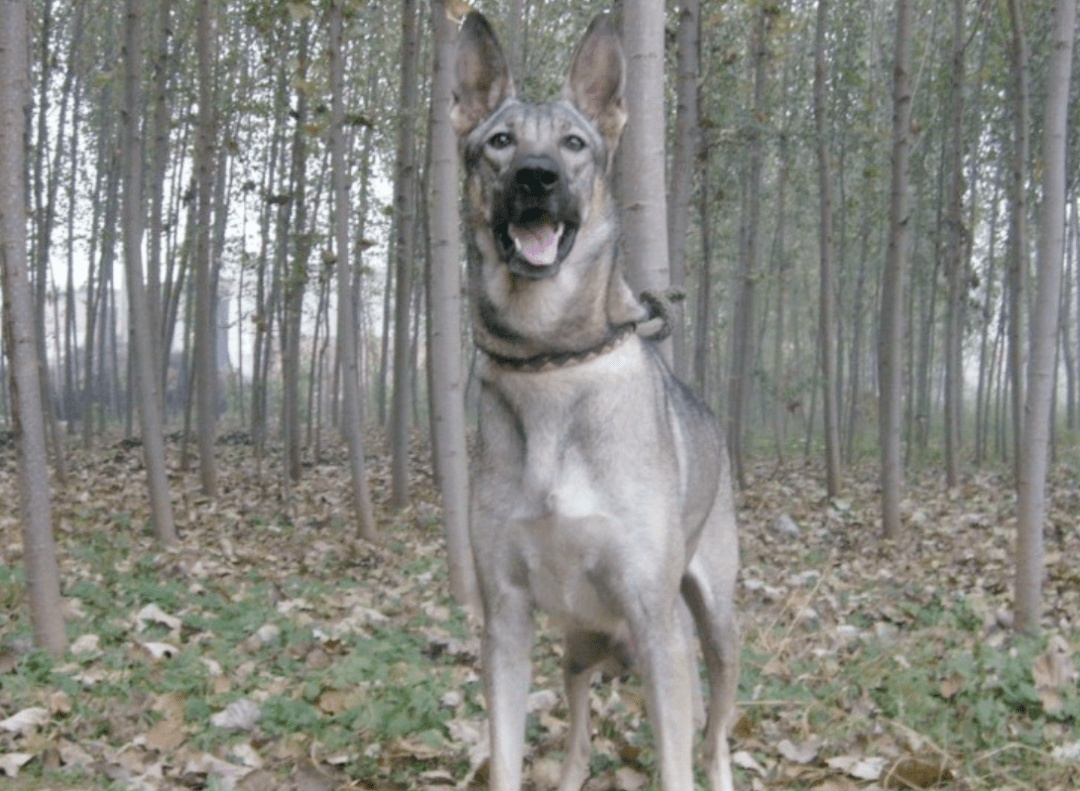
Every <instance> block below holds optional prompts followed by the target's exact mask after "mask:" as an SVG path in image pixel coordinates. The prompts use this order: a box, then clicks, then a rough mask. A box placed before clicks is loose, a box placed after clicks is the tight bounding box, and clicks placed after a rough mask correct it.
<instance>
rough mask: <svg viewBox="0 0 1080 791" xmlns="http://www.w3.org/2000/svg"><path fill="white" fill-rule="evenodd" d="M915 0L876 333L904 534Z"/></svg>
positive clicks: (882, 423)
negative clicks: (902, 447)
mask: <svg viewBox="0 0 1080 791" xmlns="http://www.w3.org/2000/svg"><path fill="white" fill-rule="evenodd" d="M912 5H913V3H912V0H897V1H896V39H895V62H894V63H895V65H894V70H893V125H892V177H891V183H890V202H889V245H888V249H887V251H886V255H885V271H884V273H883V275H882V285H881V328H880V331H879V334H878V389H879V393H880V399H879V402H878V421H879V426H878V429H879V437H880V443H881V517H882V525H883V527H884V529H885V535H886V536H888V537H890V538H895V537H896V536H898V535H899V534H900V498H901V496H902V493H903V474H904V471H903V464H902V460H901V453H900V444H901V443H900V424H901V418H902V416H903V385H904V382H903V371H902V369H903V348H904V279H905V273H906V271H907V266H908V231H909V228H908V222H909V220H910V217H909V215H908V195H907V189H908V160H909V158H910V155H911V140H910V137H909V135H910V133H911V16H912Z"/></svg>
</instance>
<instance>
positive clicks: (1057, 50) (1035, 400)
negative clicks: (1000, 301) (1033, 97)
mask: <svg viewBox="0 0 1080 791" xmlns="http://www.w3.org/2000/svg"><path fill="white" fill-rule="evenodd" d="M1075 26H1076V0H1055V4H1054V22H1053V28H1052V32H1051V37H1050V62H1049V66H1048V71H1047V78H1046V83H1047V95H1046V122H1045V128H1044V137H1043V156H1042V161H1043V163H1044V167H1043V169H1042V172H1043V201H1042V207H1041V211H1040V216H1039V268H1038V279H1037V284H1036V292H1035V304H1034V306H1033V312H1032V317H1031V357H1030V360H1029V361H1028V373H1027V402H1026V404H1025V407H1024V426H1023V428H1024V434H1023V446H1022V451H1023V456H1022V457H1021V463H1020V482H1019V486H1018V491H1017V504H1016V511H1017V525H1016V530H1017V538H1016V582H1015V596H1016V604H1015V607H1016V612H1015V620H1014V625H1015V628H1016V630H1017V631H1021V632H1037V631H1038V629H1039V616H1040V614H1041V604H1042V577H1043V524H1044V522H1045V521H1046V473H1047V461H1048V455H1049V454H1048V450H1049V444H1050V406H1051V403H1052V400H1053V385H1054V369H1055V367H1056V366H1055V364H1054V363H1055V359H1054V353H1055V349H1056V346H1057V343H1056V341H1057V329H1058V310H1059V306H1060V303H1061V263H1062V258H1063V255H1064V250H1065V178H1066V173H1067V172H1068V171H1067V169H1066V168H1067V159H1066V139H1067V138H1066V132H1067V129H1068V110H1069V75H1070V73H1071V70H1072V50H1073V28H1074V27H1075Z"/></svg>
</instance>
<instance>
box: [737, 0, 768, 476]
mask: <svg viewBox="0 0 1080 791" xmlns="http://www.w3.org/2000/svg"><path fill="white" fill-rule="evenodd" d="M768 13H769V12H768V10H767V9H766V8H765V7H764V6H755V7H754V10H753V15H754V21H753V23H752V28H751V36H750V57H751V59H752V61H753V72H754V85H753V97H752V99H751V111H750V113H751V115H752V116H753V117H754V118H760V117H762V115H763V114H764V113H765V112H766V111H765V107H764V102H765V80H766V56H767V52H766V49H765V35H766V29H767V27H768ZM747 138H748V141H747V145H748V147H749V156H748V159H749V162H748V165H747V171H746V173H745V174H744V176H743V224H742V230H741V242H740V245H739V249H740V252H739V273H738V275H737V276H736V281H737V282H736V285H735V295H736V296H735V307H734V318H733V319H732V329H731V378H730V379H729V381H728V443H729V444H730V446H731V463H732V466H733V467H734V471H735V477H736V479H737V481H738V483H739V488H740V489H744V488H746V483H747V479H746V466H747V459H746V454H745V451H744V448H743V440H744V438H745V435H746V422H747V413H746V410H747V407H748V405H749V402H750V392H751V385H752V379H751V371H752V370H753V365H754V356H755V349H754V298H755V292H756V290H757V275H758V272H757V270H758V257H759V245H760V238H761V173H762V167H763V162H764V141H763V140H762V135H761V132H760V130H759V129H757V127H756V124H755V125H748V128H747Z"/></svg>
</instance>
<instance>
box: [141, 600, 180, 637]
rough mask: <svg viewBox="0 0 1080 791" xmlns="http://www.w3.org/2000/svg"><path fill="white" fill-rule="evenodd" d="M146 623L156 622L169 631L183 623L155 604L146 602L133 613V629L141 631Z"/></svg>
mask: <svg viewBox="0 0 1080 791" xmlns="http://www.w3.org/2000/svg"><path fill="white" fill-rule="evenodd" d="M148 623H158V624H161V625H162V626H165V627H166V628H168V629H169V630H170V631H171V630H173V629H179V628H180V626H181V625H182V624H183V623H184V622H183V621H181V620H180V619H179V618H177V617H176V616H175V615H169V614H168V613H166V612H165V611H164V610H162V609H161V608H160V607H158V606H157V605H156V604H148V605H146V606H145V607H143V608H142V609H141V610H139V611H138V612H137V613H135V629H136V630H137V631H139V632H141V631H142V630H143V629H145V628H146V625H147V624H148Z"/></svg>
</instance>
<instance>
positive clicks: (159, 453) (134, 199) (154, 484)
mask: <svg viewBox="0 0 1080 791" xmlns="http://www.w3.org/2000/svg"><path fill="white" fill-rule="evenodd" d="M124 7H125V13H126V17H127V19H126V20H125V25H124V111H123V124H124V126H123V135H122V138H121V139H122V140H123V145H122V146H121V150H122V151H123V156H124V204H123V205H124V210H123V215H124V217H123V223H124V270H125V272H126V273H127V290H128V306H129V315H130V316H131V328H132V332H131V335H132V336H133V340H134V353H135V354H134V358H135V376H136V378H137V385H138V404H139V425H140V429H141V431H142V447H143V458H144V460H145V463H146V477H147V483H148V485H149V488H150V505H151V513H152V517H153V522H154V534H155V535H156V536H157V539H158V540H159V541H160V542H161V543H163V544H165V545H166V546H168V545H170V544H173V543H175V542H176V526H175V524H174V522H173V510H172V500H171V498H170V496H169V477H168V473H167V471H166V468H165V441H164V437H163V436H162V434H163V432H162V427H161V408H160V406H159V405H160V404H161V392H160V390H159V387H160V379H159V378H158V367H157V366H156V365H155V360H156V355H155V354H154V338H155V337H156V334H155V333H154V332H153V331H152V330H151V324H150V312H149V308H148V306H147V298H146V284H145V283H144V281H143V265H142V240H143V200H142V198H143V194H142V163H143V159H142V152H143V144H142V143H143V141H142V129H141V123H140V119H141V118H142V90H141V84H140V83H141V80H142V68H141V65H142V46H141V41H142V30H141V29H142V19H141V16H140V8H141V3H140V0H126V2H125V4H124Z"/></svg>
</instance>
